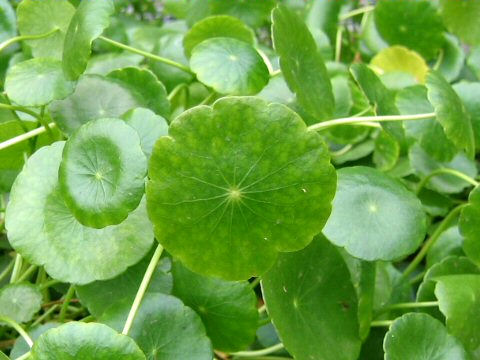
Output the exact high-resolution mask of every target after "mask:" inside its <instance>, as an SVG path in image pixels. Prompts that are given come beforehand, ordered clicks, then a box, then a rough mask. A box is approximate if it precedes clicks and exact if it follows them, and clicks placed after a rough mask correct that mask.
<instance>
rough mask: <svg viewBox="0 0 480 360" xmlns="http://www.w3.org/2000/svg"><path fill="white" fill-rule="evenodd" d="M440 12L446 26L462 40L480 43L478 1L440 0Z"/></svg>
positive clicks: (469, 42) (475, 43)
mask: <svg viewBox="0 0 480 360" xmlns="http://www.w3.org/2000/svg"><path fill="white" fill-rule="evenodd" d="M440 14H441V15H442V17H443V21H444V22H445V24H446V25H447V28H448V29H449V30H450V31H451V32H452V33H454V34H455V35H457V36H458V37H459V38H460V39H462V41H463V42H466V43H467V44H470V45H477V44H480V23H479V22H478V19H479V18H480V3H479V2H478V1H457V0H440Z"/></svg>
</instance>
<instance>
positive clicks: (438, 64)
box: [433, 49, 445, 70]
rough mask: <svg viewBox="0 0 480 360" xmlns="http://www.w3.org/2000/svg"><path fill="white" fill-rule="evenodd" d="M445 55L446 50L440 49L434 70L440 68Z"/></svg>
mask: <svg viewBox="0 0 480 360" xmlns="http://www.w3.org/2000/svg"><path fill="white" fill-rule="evenodd" d="M444 56H445V52H444V51H443V49H440V51H439V54H438V59H437V61H436V62H435V65H434V66H433V70H438V69H439V68H440V65H442V62H443V57H444Z"/></svg>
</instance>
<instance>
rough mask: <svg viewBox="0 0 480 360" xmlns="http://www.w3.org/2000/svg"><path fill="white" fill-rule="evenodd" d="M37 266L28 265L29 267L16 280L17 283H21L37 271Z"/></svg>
mask: <svg viewBox="0 0 480 360" xmlns="http://www.w3.org/2000/svg"><path fill="white" fill-rule="evenodd" d="M37 268H38V266H37V265H30V267H29V268H28V269H27V270H25V272H24V273H23V274H22V275H21V276H20V277H19V278H18V280H17V282H22V281H25V280H26V279H28V277H29V276H30V275H32V274H33V273H34V272H35V270H37Z"/></svg>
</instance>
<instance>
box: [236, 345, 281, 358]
mask: <svg viewBox="0 0 480 360" xmlns="http://www.w3.org/2000/svg"><path fill="white" fill-rule="evenodd" d="M283 348H284V346H283V344H282V343H280V344H276V345H273V346H270V347H268V348H265V349H262V350H254V351H240V352H236V353H233V354H232V355H234V356H238V357H257V356H263V355H268V354H272V353H274V352H276V351H278V350H282V349H283Z"/></svg>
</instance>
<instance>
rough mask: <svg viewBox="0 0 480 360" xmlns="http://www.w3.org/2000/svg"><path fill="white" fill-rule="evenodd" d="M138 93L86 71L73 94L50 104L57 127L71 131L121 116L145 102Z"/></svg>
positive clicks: (114, 81)
mask: <svg viewBox="0 0 480 360" xmlns="http://www.w3.org/2000/svg"><path fill="white" fill-rule="evenodd" d="M89 1H90V0H89ZM136 95H137V94H135V93H134V92H133V91H132V90H131V89H129V88H127V87H125V86H124V85H122V84H120V83H119V82H117V81H116V80H113V79H105V78H103V77H101V76H98V75H84V76H82V77H81V78H80V80H79V81H78V83H77V86H76V88H75V91H74V92H73V94H71V95H70V96H68V97H67V98H66V99H64V100H57V101H54V102H52V103H51V104H50V107H49V108H50V112H51V115H52V118H53V120H54V121H55V122H56V123H57V125H58V127H59V128H60V129H61V130H62V131H63V132H64V133H66V134H68V135H71V134H72V133H73V132H74V131H75V130H77V129H78V128H79V127H80V126H82V125H83V124H85V123H87V122H88V121H90V120H94V119H99V118H105V117H120V116H121V115H123V114H124V113H125V112H126V111H128V110H130V109H133V108H136V107H140V106H143V103H142V101H141V100H140V99H139V98H138V97H137V96H136Z"/></svg>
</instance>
